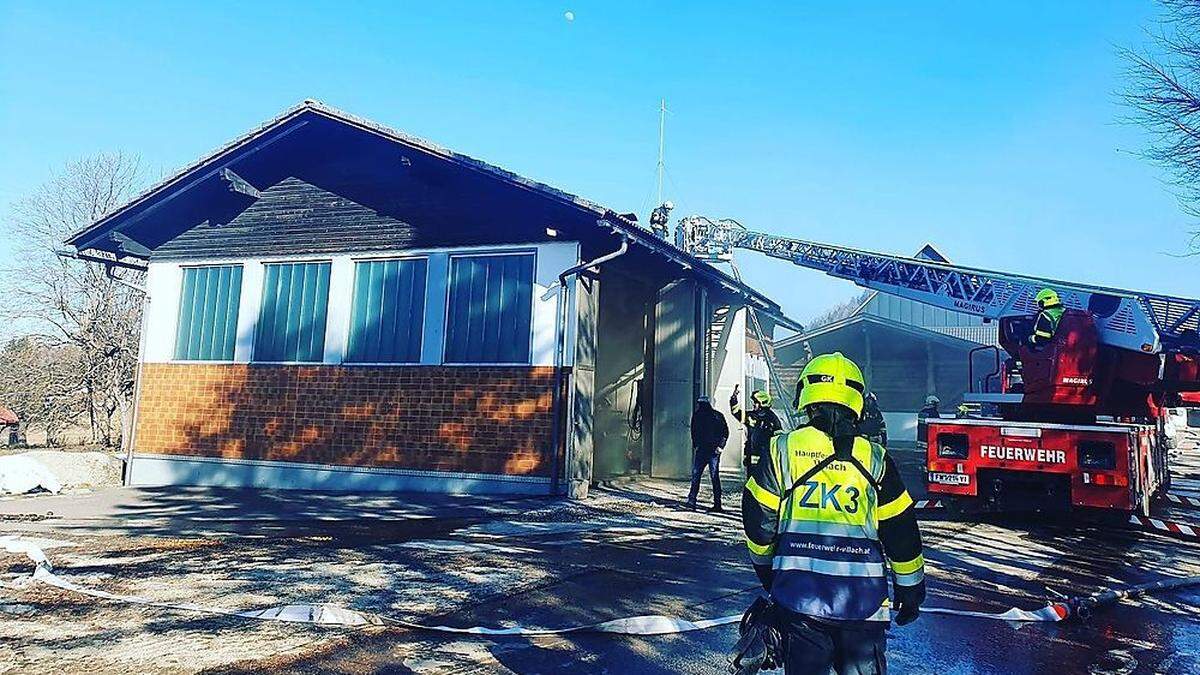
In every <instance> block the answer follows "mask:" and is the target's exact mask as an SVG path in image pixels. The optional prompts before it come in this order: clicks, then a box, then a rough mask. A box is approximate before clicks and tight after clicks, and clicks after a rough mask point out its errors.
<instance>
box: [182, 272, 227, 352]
mask: <svg viewBox="0 0 1200 675" xmlns="http://www.w3.org/2000/svg"><path fill="white" fill-rule="evenodd" d="M241 298H242V266H241V265H217V266H211V267H185V268H184V269H183V290H182V292H181V294H180V297H179V321H178V323H177V324H176V331H175V358H176V359H177V360H180V361H232V360H233V350H234V347H235V346H236V344H237V322H238V305H239V304H240V303H241Z"/></svg>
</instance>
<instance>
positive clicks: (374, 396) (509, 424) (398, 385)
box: [136, 363, 554, 476]
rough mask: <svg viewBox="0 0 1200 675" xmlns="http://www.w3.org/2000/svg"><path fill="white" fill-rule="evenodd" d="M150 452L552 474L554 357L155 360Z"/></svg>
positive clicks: (144, 392)
mask: <svg viewBox="0 0 1200 675" xmlns="http://www.w3.org/2000/svg"><path fill="white" fill-rule="evenodd" d="M141 377H142V381H141V400H140V405H139V408H138V416H137V436H136V450H137V451H138V452H144V453H156V454H164V455H185V456H200V457H224V458H230V459H258V460H280V461H295V462H312V463H318V464H335V465H351V466H370V467H386V468H405V469H424V470H436V471H462V472H478V473H496V474H508V475H527V476H547V475H549V473H550V464H551V454H550V445H551V442H552V441H551V439H552V435H553V419H552V415H551V408H552V407H553V395H552V392H553V388H554V369H553V368H551V367H515V368H514V367H443V366H401V367H390V368H373V367H343V366H324V365H311V366H307V365H306V366H290V365H287V366H285V365H244V364H168V363H147V364H145V365H144V366H143V369H142V374H141Z"/></svg>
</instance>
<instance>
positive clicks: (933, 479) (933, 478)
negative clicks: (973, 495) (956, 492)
mask: <svg viewBox="0 0 1200 675" xmlns="http://www.w3.org/2000/svg"><path fill="white" fill-rule="evenodd" d="M929 482H930V483H939V484H941V485H970V483H971V477H970V476H968V475H967V474H965V473H938V472H936V471H930V472H929Z"/></svg>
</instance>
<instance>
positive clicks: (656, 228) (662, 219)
mask: <svg viewBox="0 0 1200 675" xmlns="http://www.w3.org/2000/svg"><path fill="white" fill-rule="evenodd" d="M666 135H667V99H665V98H664V99H659V103H658V167H657V170H656V177H657V183H658V201H657V202H656V204H657V206H655V207H654V211H653V212H651V213H650V231H651V232H653V233H654V234H657V235H658V236H659V237H662V238H663V239H666V238H668V237H669V236H670V235H669V230H668V227H667V223H668V222H670V219H671V209H673V208H675V204H673V203H671V202H669V201H666V202H664V201H663V174H664V173H665V172H666V170H667V156H666V147H667V144H666V137H667V136H666Z"/></svg>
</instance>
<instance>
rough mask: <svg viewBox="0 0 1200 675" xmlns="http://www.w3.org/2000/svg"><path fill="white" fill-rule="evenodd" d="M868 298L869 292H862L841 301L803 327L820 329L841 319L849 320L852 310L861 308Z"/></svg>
mask: <svg viewBox="0 0 1200 675" xmlns="http://www.w3.org/2000/svg"><path fill="white" fill-rule="evenodd" d="M869 297H871V291H863V292H862V293H859V294H858V295H856V296H854V297H853V298H850V299H849V300H843V301H842V302H839V303H838V304H836V305H834V306H833V307H830V308H829V309H826V310H824V311H822V312H821V313H820V314H817V315H816V316H814V317H813V318H812V319H810V320H809V321H808V322H806V323H805V324H804V325H806V326H808V327H809V328H810V329H811V328H820V327H821V326H828V325H829V324H831V323H837V322H838V321H841V320H842V319H846V318H849V317H850V316H852V315H853V314H854V310H856V309H858V308H859V307H861V306H862V304H863V303H864V302H866V301H867V298H869Z"/></svg>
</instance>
